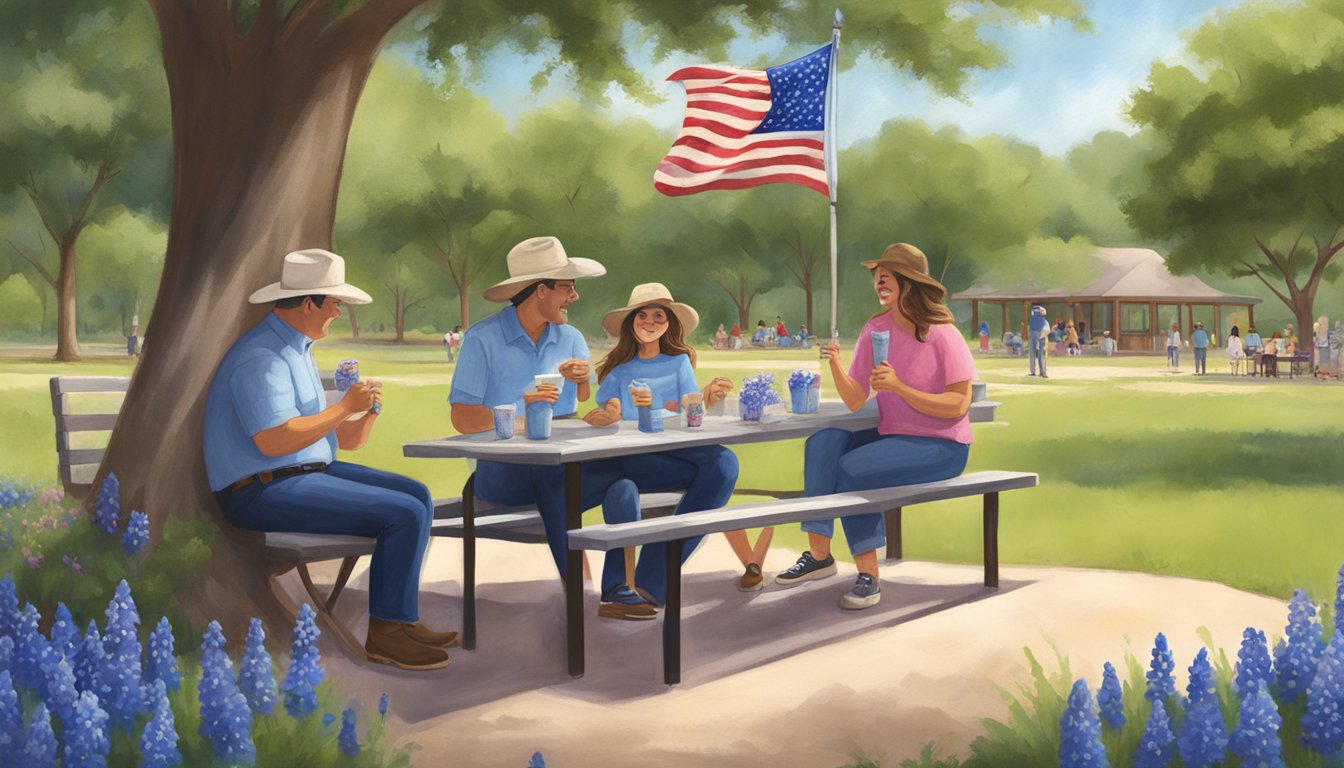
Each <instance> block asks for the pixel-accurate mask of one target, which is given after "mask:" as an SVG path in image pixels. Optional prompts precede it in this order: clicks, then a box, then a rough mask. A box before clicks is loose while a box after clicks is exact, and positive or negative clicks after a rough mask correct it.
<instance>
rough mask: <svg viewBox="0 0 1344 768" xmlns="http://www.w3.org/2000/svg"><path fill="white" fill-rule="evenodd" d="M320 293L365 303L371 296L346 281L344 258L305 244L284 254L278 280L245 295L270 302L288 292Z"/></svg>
mask: <svg viewBox="0 0 1344 768" xmlns="http://www.w3.org/2000/svg"><path fill="white" fill-rule="evenodd" d="M312 294H320V295H323V296H332V297H334V298H337V299H340V300H341V301H344V302H345V303H347V304H368V303H370V302H371V301H373V297H371V296H369V294H367V293H365V292H363V291H361V290H360V289H358V288H356V287H355V286H353V285H350V284H349V283H347V282H345V259H342V258H341V257H340V256H337V255H336V254H334V253H332V252H331V251H324V250H322V249H321V248H305V249H303V250H301V251H291V252H289V253H286V254H285V262H284V266H283V267H281V268H280V282H278V283H271V284H270V285H268V286H266V287H265V288H262V289H260V290H258V291H256V292H254V293H253V294H252V295H251V296H249V297H247V301H248V303H250V304H269V303H270V302H272V301H278V300H280V299H287V298H290V297H291V296H308V295H312Z"/></svg>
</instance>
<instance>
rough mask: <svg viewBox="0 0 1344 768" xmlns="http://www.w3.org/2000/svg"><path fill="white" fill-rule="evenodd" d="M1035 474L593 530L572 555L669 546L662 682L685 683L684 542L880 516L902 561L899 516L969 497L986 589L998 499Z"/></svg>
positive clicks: (572, 537) (890, 549)
mask: <svg viewBox="0 0 1344 768" xmlns="http://www.w3.org/2000/svg"><path fill="white" fill-rule="evenodd" d="M1037 484H1038V478H1037V476H1036V475H1035V474H1033V473H1030V472H1002V471H989V472H973V473H970V474H966V475H961V476H960V477H954V478H951V479H949V480H939V481H936V482H931V483H920V484H918V485H904V486H898V487H893V488H880V489H876V490H871V491H851V492H848V493H836V494H831V495H828V496H814V497H812V498H796V499H782V500H779V501H766V502H760V503H754V504H743V505H740V506H735V507H724V508H723V509H716V510H710V511H708V512H697V513H695V514H693V515H678V516H675V517H664V518H658V519H652V520H640V521H637V522H633V523H623V524H620V525H605V524H604V525H591V526H585V527H583V528H582V529H579V530H574V531H570V533H569V546H570V548H571V549H584V550H597V551H604V552H605V551H607V550H611V549H617V548H622V547H632V546H636V545H641V544H651V543H655V542H665V543H667V545H668V554H667V603H666V605H665V606H664V608H663V681H664V682H665V683H667V684H668V685H672V684H675V683H678V682H680V681H681V550H682V542H683V541H685V540H686V539H687V538H691V537H695V536H703V535H705V534H709V533H716V532H720V531H732V530H738V529H742V528H759V527H764V526H770V525H782V524H785V523H802V522H807V521H809V520H829V519H832V518H836V517H847V516H849V515H859V514H867V513H873V512H883V513H885V514H886V521H887V556H888V557H889V558H891V557H895V558H899V557H900V556H901V509H902V508H904V507H907V506H910V505H912V504H923V503H925V502H930V501H944V500H947V499H958V498H962V497H967V496H983V497H984V563H985V586H986V587H998V585H999V493H1001V492H1003V491H1011V490H1016V489H1018V488H1032V487H1035V486H1036V485H1037Z"/></svg>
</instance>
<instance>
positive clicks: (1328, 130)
mask: <svg viewBox="0 0 1344 768" xmlns="http://www.w3.org/2000/svg"><path fill="white" fill-rule="evenodd" d="M1187 48H1188V52H1189V54H1190V56H1191V57H1192V58H1194V59H1195V60H1196V61H1197V62H1198V66H1197V67H1193V68H1192V67H1187V66H1169V65H1165V64H1154V65H1153V68H1152V70H1151V72H1150V74H1149V77H1148V86H1147V87H1146V88H1144V89H1142V90H1140V91H1138V92H1136V93H1135V94H1134V104H1133V107H1132V108H1131V110H1130V116H1131V117H1132V118H1133V119H1134V120H1135V122H1137V123H1139V124H1140V125H1142V126H1145V127H1148V128H1150V129H1151V130H1152V131H1153V133H1154V134H1155V135H1156V136H1157V137H1158V138H1159V139H1160V141H1161V150H1160V152H1159V153H1158V154H1157V156H1156V157H1155V159H1153V160H1152V161H1151V162H1150V163H1149V164H1148V166H1147V176H1148V178H1147V184H1146V186H1145V188H1144V189H1143V190H1141V191H1139V192H1137V193H1136V194H1134V195H1133V196H1132V197H1130V198H1129V199H1128V200H1127V201H1125V203H1124V211H1125V213H1126V215H1127V216H1128V217H1129V221H1130V223H1132V224H1133V225H1134V227H1135V228H1136V229H1138V230H1139V232H1140V233H1142V234H1144V235H1146V236H1148V237H1157V238H1170V239H1171V240H1172V242H1173V247H1172V249H1171V253H1170V255H1169V257H1168V259H1167V263H1168V265H1169V266H1170V267H1171V268H1172V270H1173V271H1176V272H1190V271H1193V270H1195V269H1200V268H1203V269H1208V270H1212V271H1222V272H1225V273H1227V274H1230V275H1234V276H1238V277H1254V278H1256V279H1257V280H1259V281H1260V282H1261V283H1263V284H1264V285H1265V286H1266V287H1267V288H1268V289H1269V290H1270V291H1271V292H1272V293H1273V294H1274V295H1275V296H1276V297H1278V298H1279V300H1281V301H1282V302H1283V303H1284V304H1285V305H1286V306H1287V307H1288V308H1289V309H1290V310H1291V311H1292V313H1293V316H1294V317H1295V318H1296V321H1297V327H1298V334H1299V342H1300V346H1301V347H1302V348H1304V349H1310V346H1311V342H1312V331H1311V328H1312V322H1313V321H1314V319H1315V318H1314V317H1313V312H1312V304H1313V302H1314V301H1315V298H1316V293H1317V290H1318V289H1319V288H1320V285H1321V282H1322V281H1323V280H1334V279H1335V277H1336V276H1337V274H1338V268H1337V267H1336V266H1335V265H1334V264H1333V261H1334V258H1335V256H1336V254H1338V253H1339V251H1340V249H1341V248H1344V238H1341V234H1344V184H1341V183H1340V176H1339V169H1340V167H1341V164H1342V163H1344V110H1342V109H1341V104H1344V17H1342V16H1341V14H1340V6H1339V4H1338V3H1337V2H1333V0H1306V1H1305V2H1301V3H1294V4H1292V5H1289V6H1286V7H1277V6H1268V5H1247V6H1243V7H1240V8H1236V9H1233V10H1228V11H1224V12H1221V13H1219V14H1218V15H1217V16H1216V17H1214V18H1213V20H1211V21H1209V22H1207V23H1206V24H1204V25H1203V26H1202V27H1200V28H1199V29H1198V30H1196V31H1195V33H1194V34H1193V35H1192V36H1191V37H1190V41H1189V43H1188V46H1187Z"/></svg>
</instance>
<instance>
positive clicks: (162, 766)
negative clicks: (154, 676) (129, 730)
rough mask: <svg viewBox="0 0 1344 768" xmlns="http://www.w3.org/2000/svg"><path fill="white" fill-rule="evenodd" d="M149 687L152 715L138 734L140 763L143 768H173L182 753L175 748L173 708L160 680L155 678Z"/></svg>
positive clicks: (175, 726) (180, 759)
mask: <svg viewBox="0 0 1344 768" xmlns="http://www.w3.org/2000/svg"><path fill="white" fill-rule="evenodd" d="M150 688H151V689H152V692H151V694H150V697H151V699H152V700H153V702H154V703H153V704H152V705H151V706H150V708H149V710H150V711H151V712H153V713H154V716H153V717H151V718H150V720H149V722H148V723H146V724H145V730H144V731H143V732H141V734H140V754H142V755H144V760H143V762H141V765H142V766H144V768H174V767H175V766H178V765H181V764H182V753H181V752H180V751H178V749H177V741H178V736H177V723H176V721H175V720H174V718H173V708H172V707H171V706H170V705H169V704H168V690H167V688H165V687H164V684H163V681H162V680H155V681H154V683H153V685H151V686H150Z"/></svg>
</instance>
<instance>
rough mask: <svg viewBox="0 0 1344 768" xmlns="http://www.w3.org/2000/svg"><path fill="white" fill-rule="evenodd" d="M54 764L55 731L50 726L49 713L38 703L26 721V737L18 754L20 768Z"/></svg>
mask: <svg viewBox="0 0 1344 768" xmlns="http://www.w3.org/2000/svg"><path fill="white" fill-rule="evenodd" d="M54 765H56V732H55V731H53V730H52V728H51V713H49V712H47V706H46V705H45V704H38V705H37V709H34V710H33V716H32V719H31V721H30V722H29V723H28V739H27V740H26V741H25V742H24V745H23V752H21V753H20V754H19V767H20V768H52V766H54Z"/></svg>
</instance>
